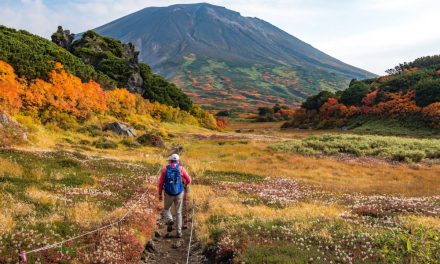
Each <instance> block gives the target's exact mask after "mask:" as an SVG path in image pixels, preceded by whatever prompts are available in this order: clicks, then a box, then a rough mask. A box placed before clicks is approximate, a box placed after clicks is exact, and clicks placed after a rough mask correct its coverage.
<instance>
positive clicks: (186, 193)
mask: <svg viewBox="0 0 440 264" xmlns="http://www.w3.org/2000/svg"><path fill="white" fill-rule="evenodd" d="M188 188H189V187H188V186H186V189H185V194H184V195H185V196H184V200H185V220H186V228H188V190H187V189H188Z"/></svg>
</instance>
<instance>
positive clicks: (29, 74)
mask: <svg viewBox="0 0 440 264" xmlns="http://www.w3.org/2000/svg"><path fill="white" fill-rule="evenodd" d="M60 31H61V32H60ZM62 32H63V30H62V28H61V27H60V28H59V29H58V31H57V32H56V33H55V34H54V36H58V35H60V34H61V33H62ZM59 38H61V37H60V36H58V38H56V37H55V38H54V40H57V39H59ZM65 48H67V49H65ZM137 55H138V52H136V51H135V50H134V46H133V45H131V44H122V43H121V42H120V41H118V40H115V39H111V38H107V37H103V36H100V35H99V34H97V33H95V32H92V31H88V32H86V33H85V34H83V35H82V37H81V39H79V40H77V41H75V42H74V43H73V44H71V45H70V46H68V47H64V48H62V47H59V46H57V45H56V44H55V43H53V42H50V41H48V40H46V39H44V38H41V37H38V36H36V35H33V34H30V33H28V32H26V31H23V30H19V31H17V30H15V29H10V28H6V27H4V26H0V60H3V61H5V62H7V63H9V64H10V65H12V66H13V67H14V69H15V72H16V74H17V76H18V77H20V78H24V79H25V80H27V81H32V80H34V79H42V80H48V78H49V73H50V72H51V71H52V70H53V68H54V66H55V64H56V63H61V64H62V65H64V68H65V69H66V71H67V72H69V73H71V74H73V75H75V76H77V77H79V78H80V79H81V81H83V82H89V81H95V82H97V83H99V84H100V86H101V87H102V88H103V89H105V90H112V89H115V88H116V87H121V88H122V87H124V88H127V89H129V90H130V91H131V92H133V93H139V94H141V95H142V96H143V97H144V98H146V99H148V100H150V101H152V102H159V103H162V104H166V105H169V106H172V107H179V108H180V109H182V110H185V111H191V110H192V101H191V100H190V99H189V97H188V96H187V95H185V94H184V93H183V92H182V90H180V89H179V88H177V87H176V86H175V85H174V84H172V83H170V82H168V81H167V80H165V79H164V78H163V77H161V76H159V75H157V74H154V73H153V72H152V71H151V69H150V67H149V66H148V65H146V64H142V63H141V64H139V63H138V58H137Z"/></svg>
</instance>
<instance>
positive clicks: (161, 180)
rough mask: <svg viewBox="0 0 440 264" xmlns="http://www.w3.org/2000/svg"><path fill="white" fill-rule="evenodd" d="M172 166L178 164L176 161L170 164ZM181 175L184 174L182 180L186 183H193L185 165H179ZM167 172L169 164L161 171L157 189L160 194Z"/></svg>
mask: <svg viewBox="0 0 440 264" xmlns="http://www.w3.org/2000/svg"><path fill="white" fill-rule="evenodd" d="M170 166H171V167H174V166H176V164H175V163H171V164H170ZM179 170H180V175H181V176H182V181H183V184H184V185H188V184H191V177H190V176H189V175H188V173H187V172H186V170H185V168H184V167H181V166H180V167H179ZM166 173H167V166H165V167H163V169H162V172H161V173H160V177H159V182H158V184H157V190H158V194H159V196H160V195H162V191H163V187H164V184H165V174H166Z"/></svg>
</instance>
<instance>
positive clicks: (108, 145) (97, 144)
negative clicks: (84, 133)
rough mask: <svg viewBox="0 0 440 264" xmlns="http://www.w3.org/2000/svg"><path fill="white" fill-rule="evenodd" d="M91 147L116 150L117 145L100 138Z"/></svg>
mask: <svg viewBox="0 0 440 264" xmlns="http://www.w3.org/2000/svg"><path fill="white" fill-rule="evenodd" d="M93 145H94V146H95V147H96V148H100V149H117V148H118V144H117V143H115V142H114V141H112V140H110V139H106V138H100V139H98V140H97V141H95V142H94V143H93Z"/></svg>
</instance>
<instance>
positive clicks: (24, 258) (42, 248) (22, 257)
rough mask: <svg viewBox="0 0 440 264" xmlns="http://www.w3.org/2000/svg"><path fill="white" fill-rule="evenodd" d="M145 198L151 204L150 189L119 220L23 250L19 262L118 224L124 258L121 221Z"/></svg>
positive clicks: (24, 261)
mask: <svg viewBox="0 0 440 264" xmlns="http://www.w3.org/2000/svg"><path fill="white" fill-rule="evenodd" d="M161 170H162V168H160V169H159V171H158V172H157V173H156V174H155V175H156V176H158V175H159V174H160V172H161ZM146 198H147V199H146ZM143 200H147V202H148V204H149V205H151V201H150V198H149V196H148V190H147V191H145V192H144V193H142V195H141V196H140V197H139V198H138V199H137V200H136V201H135V202H134V204H133V205H132V206H131V207H130V208H129V209H128V210H127V212H126V213H125V214H124V216H122V217H121V218H120V219H119V220H117V221H114V222H112V223H109V224H107V225H104V226H101V227H99V228H97V229H94V230H90V231H88V232H85V233H83V234H80V235H77V236H74V237H71V238H68V239H65V240H62V241H60V242H56V243H53V244H50V245H46V246H43V247H40V248H36V249H32V250H29V251H21V252H20V253H19V255H18V262H19V263H20V264H21V263H26V262H27V260H28V256H29V255H30V254H32V253H37V252H41V251H46V250H49V249H54V248H61V249H62V247H63V245H64V244H66V243H68V242H72V241H75V240H78V239H80V238H83V237H85V236H88V235H91V234H94V233H98V232H100V231H102V230H105V229H109V228H111V227H113V226H116V225H117V226H118V234H119V242H120V251H121V252H120V253H121V257H122V258H123V255H124V254H123V249H122V234H121V223H122V222H123V221H125V220H126V219H127V218H128V216H130V215H131V214H132V213H133V211H134V209H135V208H136V206H137V205H138V204H139V203H140V202H141V201H143Z"/></svg>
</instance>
